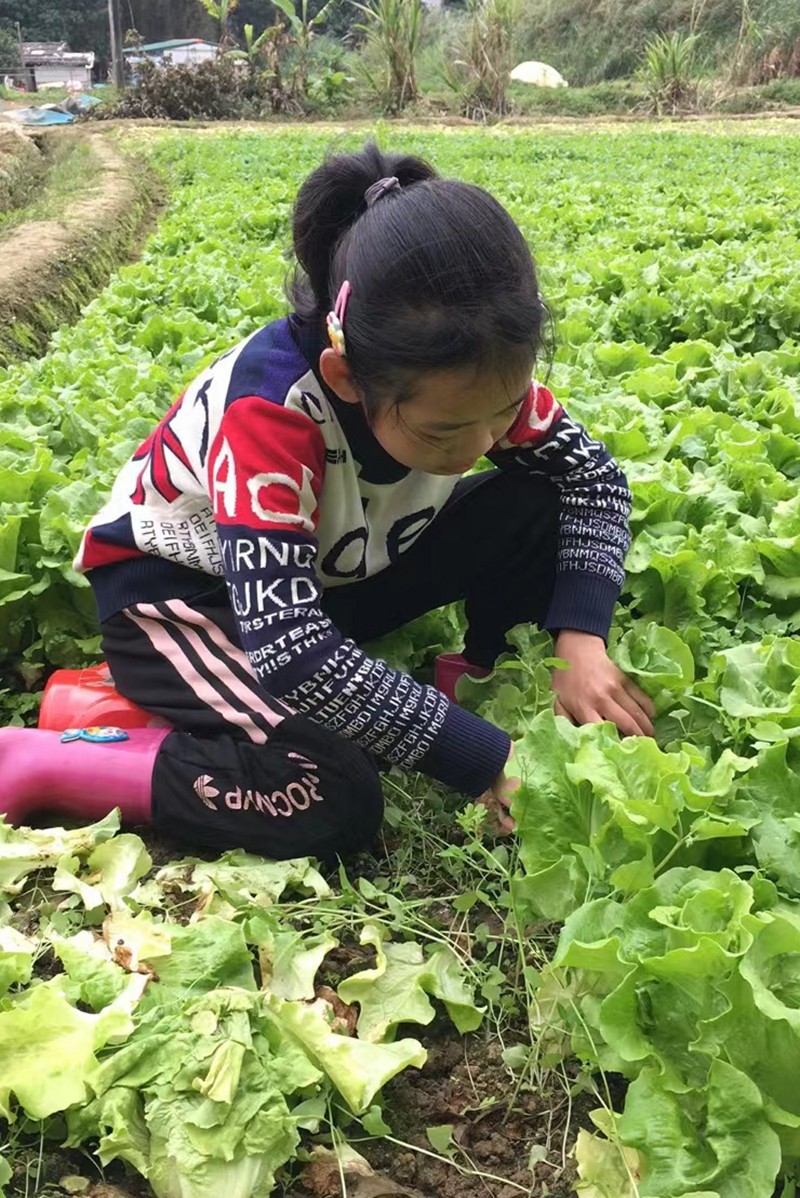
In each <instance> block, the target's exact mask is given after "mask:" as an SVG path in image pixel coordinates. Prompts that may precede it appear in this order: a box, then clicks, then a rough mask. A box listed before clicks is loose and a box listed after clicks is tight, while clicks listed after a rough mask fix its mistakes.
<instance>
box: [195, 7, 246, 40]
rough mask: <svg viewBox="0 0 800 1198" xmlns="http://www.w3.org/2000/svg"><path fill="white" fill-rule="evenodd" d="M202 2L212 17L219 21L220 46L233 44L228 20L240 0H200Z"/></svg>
mask: <svg viewBox="0 0 800 1198" xmlns="http://www.w3.org/2000/svg"><path fill="white" fill-rule="evenodd" d="M200 3H201V4H202V6H203V8H204V9H205V10H206V12H207V13H208V15H209V16H210V17H213V18H214V20H215V21H219V44H220V47H222V48H224V47H225V46H229V45H231V44H232V43H233V40H234V39H233V37H232V36H231V32H230V29H229V28H228V20H229V18H230V15H231V13H232V12H233V10H234V9H235V8H237V7H238V4H239V0H200Z"/></svg>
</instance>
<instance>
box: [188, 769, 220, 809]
mask: <svg viewBox="0 0 800 1198" xmlns="http://www.w3.org/2000/svg"><path fill="white" fill-rule="evenodd" d="M192 790H193V791H194V793H195V794H196V795H197V797H198V799H200V800H202V802H203V803H205V805H206V807H209V808H210V809H211V810H212V811H216V810H217V805H216V803H213V802H212V799H215V798H216V797H217V795H218V794H219V791H218V790H217V788H216V786H214V779H213V778H212V777H211V775H210V774H201V775H200V777H199V778H195V780H194V782H193V783H192Z"/></svg>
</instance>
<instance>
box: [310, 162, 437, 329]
mask: <svg viewBox="0 0 800 1198" xmlns="http://www.w3.org/2000/svg"><path fill="white" fill-rule="evenodd" d="M391 175H394V176H395V177H396V178H397V179H398V181H399V183H400V186H401V188H402V187H408V186H410V184H412V183H417V182H418V181H419V180H421V179H433V178H436V172H435V171H434V169H433V167H431V166H428V164H427V163H426V162H423V161H422V159H421V158H413V157H406V156H403V155H400V154H382V153H381V151H380V150H379V149H378V147H377V146H376V145H375V143H374V142H368V143H367V144H366V145H365V146H364V149H363V150H362V151H361V152H360V153H359V154H337V155H335V156H334V157H332V158H329V159H328V160H327V161H326V162H323V164H322V165H321V166H318V167H317V169H316V170H315V171H313V172H312V173H311V174H310V175H309V176H308V178H307V179H306V181H305V183H303V186H302V187H301V188H300V191H299V194H298V196H297V200H296V202H295V206H294V218H293V222H292V236H293V242H294V252H295V257H296V258H297V261H298V263H299V265H300V268H301V269H300V270H299V271H297V272H296V273H295V276H294V279H293V280H292V284H291V301H292V304H293V306H294V308H295V311H296V312H297V313H298V314H299V315H300V316H303V317H305V318H306V319H309V318H311V319H313V318H319V317H320V316H324V315H325V314H326V313H327V312H328V310H329V309H330V308H331V307H332V306H333V299H334V295H333V293H332V288H331V280H330V271H331V263H332V261H333V255H334V251H335V249H336V246H337V244H338V243H339V241H340V240H341V238H342V236H343V234H344V233H346V232H347V230H348V229H350V227H351V226H352V225H353V224H354V223H355V222H356V221H357V220H358V218H359V217H360V216H362V215H363V213H364V212H365V211H366V209H367V201H366V198H365V197H366V193H367V191H368V190H369V188H370V187H372V186H373V185H374V184H375V183H377V182H379V181H380V180H381V179H385V178H387V177H388V176H391Z"/></svg>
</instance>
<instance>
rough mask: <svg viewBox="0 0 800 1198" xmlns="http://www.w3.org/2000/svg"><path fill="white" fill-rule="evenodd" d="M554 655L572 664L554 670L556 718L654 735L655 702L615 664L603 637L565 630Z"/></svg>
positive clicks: (631, 732)
mask: <svg viewBox="0 0 800 1198" xmlns="http://www.w3.org/2000/svg"><path fill="white" fill-rule="evenodd" d="M555 654H556V657H561V658H563V659H564V661H566V662H567V663H568V665H569V669H566V670H564V669H562V670H554V671H553V690H554V691H555V695H556V702H555V712H556V715H564V716H567V718H568V719H571V720H572V722H573V723H574V724H600V723H602V721H603V720H610V721H611V723H612V724H616V725H617V727H618V728H619V730H620V732H621V733H622V735H623V736H653V725H652V722H651V721H652V719H653V716H654V715H655V708H654V707H653V703H652V701H651V700H650V699H649V698H648V696H647V695H646V694H645V693H644V691H642V690H640V689H639V687H638V686H636V684H635V683H634V682H633V681H632V680H631V679H630V678H629V677H628V676H627V674H623V672H622V670H620V669H619V667H618V666H615V665H614V663H613V661H611V659H610V658H609V656H608V654H607V653H606V647H605V644H604V642H603V640H602V638H601V637H599V636H593V635H592V634H591V633H588V632H575V631H571V630H565V631H563V632H560V633H559V634H558V637H557V639H556V645H555Z"/></svg>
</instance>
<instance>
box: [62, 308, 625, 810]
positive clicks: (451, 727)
mask: <svg viewBox="0 0 800 1198" xmlns="http://www.w3.org/2000/svg"><path fill="white" fill-rule="evenodd" d="M321 348H322V347H321V345H320V344H319V343H318V342H317V340H316V336H315V335H314V334H312V333H311V331H310V330H308V329H307V328H304V327H303V326H302V325H301V324H300V322H299V321H297V320H296V319H295V318H294V317H290V318H289V319H287V320H279V321H277V322H275V323H274V324H271V325H268V326H266V327H265V328H262V329H260V330H259V331H258V332H256V333H254V334H253V335H252V336H250V337H248V338H247V339H246V340H245V341H243V342H242V343H241V344H239V345H237V346H236V347H235V348H234V349H232V350H230V351H229V352H228V353H226V354H224V355H223V356H222V357H221V358H218V359H217V361H216V362H214V363H213V364H212V365H211V366H209V367H208V368H207V369H206V370H204V371H203V372H202V374H201V375H200V376H199V378H197V379H196V380H195V381H194V382H193V383H191V384H190V386H189V387H187V389H186V391H185V392H184V393H183V395H181V397H180V398H179V399H178V400H177V401H176V403H174V404H173V406H172V407H171V408H170V410H169V411H168V412H167V414H166V415H165V417H164V418H163V420H162V421H161V423H160V424H159V425H158V426H157V427H156V429H155V430H154V431H153V433H152V434H151V435H150V436H149V437H148V438H147V440H146V441H145V442H144V444H143V445H142V446H141V447H140V449H138V450H137V451H136V453H134V455H133V457H132V458H131V459H130V461H129V462H128V463H127V464H126V465H125V466H124V467H123V469H122V470H121V472H120V474H119V476H118V477H117V480H116V482H115V484H114V487H113V490H112V493H111V496H110V498H109V500H108V502H107V503H106V505H105V506H104V507H103V508H102V510H101V511H100V512H99V513H98V514H97V515H96V516H95V517H94V519H93V520H92V521H91V524H90V525H89V528H88V529H87V530H86V533H85V534H84V537H83V541H82V543H81V547H80V550H79V552H78V555H77V557H76V559H75V568H76V570H79V571H85V572H89V578H90V581H91V583H92V586H93V588H94V592H95V596H96V599H97V603H98V608H99V614H100V619H101V620H106V619H108V618H109V617H110V616H112V615H113V614H114V613H116V612H118V611H120V610H121V609H122V608H124V607H127V606H129V605H130V604H133V603H140V602H159V601H161V600H165V599H176V598H181V599H188V598H189V597H190V596H191V595H192V594H197V593H198V592H199V591H200V590H202V589H203V584H202V580H201V578H199V577H198V572H202V573H204V574H206V575H212V576H215V577H220V576H222V577H224V579H225V582H226V583H227V586H228V591H229V595H230V600H231V604H232V607H233V611H234V613H235V616H236V620H237V625H238V629H239V633H240V637H241V641H242V645H243V646H244V648H245V650H246V652H247V654H248V657H249V660H250V662H251V663H252V667H253V670H254V671H255V674H256V676H257V678H258V679H259V681H260V682H261V684H262V685H263V686H264V688H265V690H267V691H268V692H269V693H270V694H272V695H276V696H279V697H280V698H282V699H283V700H284V701H285V702H287V703H288V704H289V705H290V706H292V707H293V708H294V709H295V710H296V711H297V712H299V713H301V714H303V715H306V716H308V717H309V718H310V719H312V720H314V721H315V722H317V723H320V724H323V725H324V726H325V727H327V728H328V729H330V730H331V731H332V732H335V733H338V734H340V735H342V736H347V737H349V738H352V739H353V740H354V741H356V742H357V743H358V744H360V745H361V746H362V747H363V748H365V749H367V750H369V751H370V752H372V753H374V754H376V755H377V756H379V757H381V758H383V759H385V760H388V761H390V762H393V763H396V764H398V765H402V766H404V767H406V768H413V769H419V770H422V771H423V772H425V773H427V774H429V775H430V776H431V777H434V778H437V779H439V780H440V781H443V782H445V783H446V784H447V785H450V786H452V787H454V788H456V789H458V790H461V791H463V792H465V793H467V794H473V795H474V794H479V793H481V792H482V791H483V790H485V789H486V788H487V787H488V786H489V785H490V784H491V782H492V781H493V779H494V778H496V777H497V775H498V774H499V773H500V771H501V770H502V768H503V765H504V764H505V759H506V757H507V755H508V751H509V747H510V742H509V739H508V737H507V735H506V734H505V733H504V732H502V731H501V730H500V729H497V728H495V727H493V726H492V725H491V724H488V723H486V722H485V721H483V720H481V719H479V718H478V717H476V716H474V715H472V714H471V713H469V712H466V711H464V710H463V709H461V708H459V707H458V706H456V705H455V704H451V703H449V702H448V701H447V700H446V699H445V697H444V696H443V695H442V694H440V692H439V691H437V690H436V689H434V688H433V687H430V686H424V685H421V684H419V683H417V682H415V681H414V680H413V679H412V678H410V677H409V676H408V675H405V674H403V673H400V672H398V671H396V670H393V669H390V668H389V666H388V665H386V663H385V662H382V661H379V660H374V659H372V658H370V657H368V656H367V655H366V654H365V653H364V652H363V651H362V650H361V649H360V648H358V646H357V645H355V644H354V643H353V642H352V641H347V640H344V639H343V637H342V636H341V634H340V633H339V632H338V630H337V629H336V627H335V626H334V625H333V624H332V622H331V620H330V619H329V618H328V617H327V616H326V614H325V613H324V611H323V610H322V608H321V606H320V597H321V595H322V592H323V590H324V589H326V588H328V587H335V586H340V585H342V584H343V583H352V582H357V581H358V580H359V579H363V578H367V577H369V576H371V575H373V574H375V573H377V572H378V571H380V570H383V569H385V568H386V567H387V566H389V565H391V563H392V562H395V561H397V560H398V557H399V556H400V554H402V553H403V552H404V551H405V550H406V549H407V548H408V547H409V546H410V545H412V544H413V543H414V541H415V540H416V538H417V537H418V536H419V535H420V533H422V531H423V530H424V529H425V528H426V527H427V526H428V524H430V522H431V521H432V520H434V519H435V518H436V515H437V513H438V512H439V511H440V510H441V508H442V507H443V505H444V504H445V503H446V501H447V500H448V498H449V497H450V495H451V494H452V492H453V489H454V487H455V485H456V483H457V482H458V479H457V477H439V476H434V475H430V474H424V473H422V472H420V471H414V470H408V469H407V468H406V467H403V466H400V465H399V464H398V463H397V462H395V461H394V460H393V459H392V458H390V457H389V455H388V454H387V453H386V452H385V451H384V450H383V449H382V447H381V446H380V445H379V444H378V442H377V441H376V440H375V438H374V437H373V436H372V434H371V433H370V431H369V428H368V426H367V423H366V421H365V419H364V416H363V413H362V412H361V409H360V408H358V407H356V406H353V405H350V404H346V403H344V402H342V401H341V400H339V399H338V398H337V397H336V396H335V395H334V394H333V393H332V392H331V391H330V390H329V389H328V388H327V387H325V386H324V384H323V383H322V382H321V380H320V379H319V378H318V377H317V375H316V374H315V372H314V370H313V369H312V366H311V365H310V363H316V362H318V360H319V352H320V349H321ZM489 457H490V458H491V460H492V461H493V463H494V464H495V465H496V466H498V467H499V468H500V469H503V468H507V467H512V468H514V469H519V468H520V466H523V467H525V468H527V469H528V470H530V471H532V472H533V473H536V474H542V475H546V476H547V477H548V478H549V479H551V480H552V482H553V483H554V484H555V486H556V488H557V489H558V493H559V497H560V537H559V555H558V563H557V576H556V586H555V591H554V594H553V599H552V604H551V609H550V613H549V617H548V627H550V628H552V629H558V628H572V629H580V630H583V631H587V632H592V633H596V634H598V635H600V636H603V637H605V636H606V635H607V633H608V629H609V625H610V622H611V615H612V611H613V607H614V604H615V602H616V599H617V597H618V594H619V590H620V586H621V584H622V580H623V562H624V558H625V554H626V552H627V548H628V544H629V539H630V538H629V532H628V515H629V511H630V495H629V492H628V488H627V484H626V481H625V478H624V476H623V475H622V474H621V473H620V471H619V469H618V467H617V466H616V465H615V463H614V462H613V461H612V459H611V458H610V457H609V455H608V453H607V452H606V450H605V449H604V447H603V446H602V444H600V443H599V442H598V441H594V440H592V439H591V438H590V437H589V436H588V435H587V433H586V432H585V430H584V429H583V428H582V427H581V426H580V425H579V424H577V423H575V422H574V421H573V420H571V419H570V418H569V416H568V415H567V414H566V412H565V411H564V410H563V409H562V408H561V407H560V405H559V404H558V403H557V402H556V401H555V399H554V398H553V396H552V395H551V393H550V392H549V391H548V390H547V389H546V388H545V387H543V386H541V385H539V384H537V383H533V384H532V386H531V390H530V392H529V394H528V397H527V400H526V401H525V403H524V405H523V408H522V411H521V412H520V415H519V417H518V419H517V420H516V422H515V424H514V426H513V427H512V428H511V429H510V431H509V432H508V434H507V435H506V436H505V437H504V438H503V440H502V441H501V442H499V443H498V444H497V445H496V446H495V447H494V449H493V451H492V452H491V453H490V455H489Z"/></svg>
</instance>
